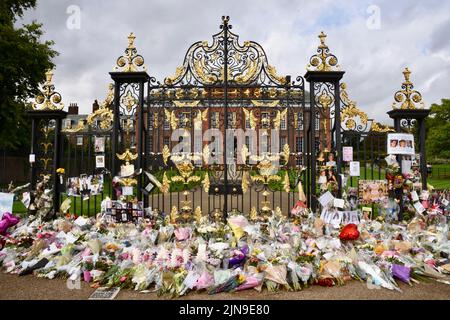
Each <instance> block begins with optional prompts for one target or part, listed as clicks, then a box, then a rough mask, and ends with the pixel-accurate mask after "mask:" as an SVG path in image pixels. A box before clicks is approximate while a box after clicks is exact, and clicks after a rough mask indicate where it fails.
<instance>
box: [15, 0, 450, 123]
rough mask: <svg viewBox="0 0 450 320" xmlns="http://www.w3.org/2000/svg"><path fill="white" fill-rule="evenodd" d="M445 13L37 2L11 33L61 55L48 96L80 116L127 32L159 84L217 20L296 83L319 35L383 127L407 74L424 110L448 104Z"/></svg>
mask: <svg viewBox="0 0 450 320" xmlns="http://www.w3.org/2000/svg"><path fill="white" fill-rule="evenodd" d="M78 10H79V12H80V15H79V16H78V15H77V11H78ZM449 13H450V1H442V0H436V1H402V0H400V1H392V0H386V1H381V0H380V1H377V0H369V1H365V0H358V1H336V0H334V1H328V0H324V1H305V0H302V1H300V0H296V1H293V0H273V1H269V0H255V1H249V0H238V1H234V0H228V1H221V2H219V1H206V0H203V1H199V0H195V1H192V0H184V1H174V0H150V1H149V0H128V1H116V0H95V1H93V0H85V1H83V0H70V1H65V0H38V6H37V8H36V10H33V11H28V12H27V14H26V16H25V17H24V21H20V23H21V22H28V21H31V20H34V19H35V20H37V21H38V22H41V23H43V24H44V29H45V30H46V34H45V38H46V39H52V40H54V41H55V42H56V45H55V49H56V50H57V51H58V52H59V53H60V55H59V56H58V57H57V58H56V59H55V63H56V65H57V69H56V71H55V77H54V80H55V84H56V87H57V90H58V91H59V92H60V93H61V94H62V96H63V101H64V103H65V104H66V105H69V103H70V102H77V103H78V105H79V106H80V108H81V112H83V113H88V112H90V109H91V105H92V102H93V101H94V100H95V99H101V100H102V99H104V97H105V94H106V90H107V86H108V83H109V82H110V77H109V74H108V72H110V71H112V69H113V67H114V65H115V61H116V58H117V57H118V56H120V55H121V54H122V53H123V50H124V48H125V47H126V45H127V39H126V37H127V35H128V34H129V33H130V32H131V31H133V32H134V33H135V35H136V37H137V38H136V41H135V43H136V46H137V48H138V52H139V53H140V54H142V55H143V56H144V58H145V62H146V64H147V67H148V69H149V73H150V74H151V75H152V76H155V77H156V78H157V79H158V80H162V79H164V78H165V77H166V76H168V75H172V74H173V73H174V71H175V68H176V67H177V66H179V65H181V63H182V60H183V57H184V54H185V52H186V50H187V48H188V47H189V46H190V45H191V44H192V43H193V42H195V41H198V40H208V41H210V40H211V35H212V34H214V33H216V32H218V31H219V25H220V23H221V21H220V17H221V16H222V15H229V16H230V18H231V21H230V23H231V24H232V25H233V32H235V33H237V34H238V35H240V41H241V43H242V42H243V41H245V40H253V41H256V42H258V43H260V44H261V45H262V46H263V47H264V49H265V51H266V53H267V55H268V58H269V63H271V64H272V65H274V66H276V68H277V71H278V73H279V74H290V75H292V76H297V75H304V73H305V71H306V65H307V63H308V60H309V57H310V56H311V55H312V54H313V53H314V51H315V49H316V48H317V44H318V38H317V35H318V34H319V33H320V31H321V30H323V31H325V33H327V34H328V39H327V43H328V45H329V47H330V49H331V51H332V52H333V53H334V54H335V55H336V56H337V57H338V59H339V64H340V65H341V67H342V69H343V70H345V71H346V74H345V75H344V81H345V82H346V83H347V84H348V92H349V95H350V98H351V99H352V100H356V101H357V102H358V105H359V106H360V107H361V108H362V109H363V110H365V111H366V112H367V113H368V114H369V116H370V117H372V118H375V119H376V120H378V121H381V122H383V123H390V120H389V119H388V117H387V115H386V111H388V110H390V108H391V104H392V102H393V94H394V92H395V91H396V90H398V89H400V86H401V82H402V80H403V74H402V71H403V69H404V68H405V67H406V66H408V67H409V68H410V70H411V71H412V75H411V80H412V81H413V82H414V84H415V87H416V89H417V90H419V91H421V92H422V95H423V97H424V101H425V103H426V105H427V106H429V105H431V104H432V103H435V102H439V101H440V99H441V98H450V37H449V33H450V14H449ZM78 18H79V19H78Z"/></svg>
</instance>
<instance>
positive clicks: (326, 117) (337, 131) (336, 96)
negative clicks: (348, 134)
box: [305, 32, 345, 211]
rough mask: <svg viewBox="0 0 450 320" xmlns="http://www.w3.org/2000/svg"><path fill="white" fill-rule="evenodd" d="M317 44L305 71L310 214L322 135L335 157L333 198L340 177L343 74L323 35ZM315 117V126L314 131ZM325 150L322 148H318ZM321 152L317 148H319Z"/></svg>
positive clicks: (313, 207)
mask: <svg viewBox="0 0 450 320" xmlns="http://www.w3.org/2000/svg"><path fill="white" fill-rule="evenodd" d="M319 39H320V44H319V47H318V49H317V53H316V54H315V55H313V56H312V57H311V58H310V64H309V65H308V71H307V72H306V74H305V79H306V80H307V81H308V82H309V94H310V106H309V124H308V127H309V129H308V130H307V131H308V134H307V139H308V141H307V154H308V157H309V161H308V163H307V164H308V166H309V168H308V169H307V170H308V171H307V174H309V179H308V181H310V185H309V186H307V195H308V203H309V205H310V207H311V208H312V210H313V211H315V210H316V208H317V192H316V188H317V184H316V179H317V169H318V168H317V152H316V143H318V142H319V143H322V141H319V140H318V139H320V136H321V134H320V133H319V132H322V135H328V134H330V135H331V136H329V137H328V136H327V137H325V139H323V141H330V140H331V148H332V150H330V151H334V152H335V154H336V178H337V182H338V192H337V195H336V196H337V197H341V195H342V181H341V178H340V175H339V174H340V173H341V168H342V146H341V119H340V108H341V107H340V80H341V79H342V76H343V75H344V73H345V72H344V71H339V66H338V65H337V58H336V56H334V55H333V54H331V53H330V50H329V48H328V46H327V45H326V44H325V39H326V35H325V34H324V33H323V32H321V33H320V35H319ZM316 118H318V120H319V126H318V128H316ZM321 147H322V150H323V148H326V146H322V145H321ZM319 149H321V148H319Z"/></svg>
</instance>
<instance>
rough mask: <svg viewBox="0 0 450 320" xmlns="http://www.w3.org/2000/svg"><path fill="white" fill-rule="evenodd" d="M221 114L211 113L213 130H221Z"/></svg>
mask: <svg viewBox="0 0 450 320" xmlns="http://www.w3.org/2000/svg"><path fill="white" fill-rule="evenodd" d="M219 117H220V115H219V112H217V111H213V112H211V128H212V129H219Z"/></svg>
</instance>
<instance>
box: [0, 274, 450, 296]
mask: <svg viewBox="0 0 450 320" xmlns="http://www.w3.org/2000/svg"><path fill="white" fill-rule="evenodd" d="M400 288H401V289H402V291H403V292H397V291H389V290H386V289H379V290H378V289H372V290H369V289H367V286H366V284H365V283H361V282H358V281H350V282H348V283H346V284H345V285H343V286H339V287H331V288H326V287H320V286H312V287H309V288H306V289H304V290H302V291H299V292H286V291H281V292H278V293H268V292H267V291H263V292H261V293H259V292H257V291H255V290H252V289H250V290H245V291H241V292H237V293H221V294H216V295H208V294H207V293H196V292H191V293H189V294H188V295H187V296H184V297H181V298H180V299H186V300H190V299H197V300H205V299H206V300H209V299H214V300H225V299H235V300H240V299H245V300H250V299H253V300H285V299H290V300H316V299H319V300H330V299H334V300H342V299H351V300H360V299H362V300H367V299H373V300H450V285H447V284H442V283H439V282H436V281H434V280H430V281H427V282H423V283H420V284H415V285H414V286H412V287H410V286H408V285H406V284H400ZM94 290H95V289H93V288H91V287H90V286H89V285H88V284H86V283H84V282H83V283H81V288H80V289H69V288H68V287H67V283H66V281H65V280H63V279H53V280H48V279H42V278H36V277H34V276H31V275H30V276H24V277H19V276H17V275H10V274H4V273H3V272H0V299H1V300H6V299H22V300H28V299H32V300H61V299H63V300H85V299H88V298H89V296H90V295H91V293H92V292H94ZM116 299H126V300H130V299H131V300H136V299H139V300H157V299H168V297H167V296H165V297H164V296H163V297H158V296H157V295H156V294H155V293H147V294H144V293H139V292H136V291H132V290H121V291H120V292H119V294H118V295H117V297H116Z"/></svg>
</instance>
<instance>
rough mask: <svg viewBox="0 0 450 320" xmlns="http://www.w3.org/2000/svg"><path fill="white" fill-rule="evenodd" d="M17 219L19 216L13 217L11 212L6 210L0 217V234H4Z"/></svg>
mask: <svg viewBox="0 0 450 320" xmlns="http://www.w3.org/2000/svg"><path fill="white" fill-rule="evenodd" d="M19 220H20V219H19V218H17V217H15V216H14V215H12V214H11V213H9V212H6V213H5V214H4V215H3V217H2V221H0V235H2V236H4V235H5V234H6V230H8V228H10V227H13V226H15V225H16V224H18V223H19Z"/></svg>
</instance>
